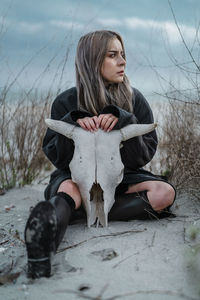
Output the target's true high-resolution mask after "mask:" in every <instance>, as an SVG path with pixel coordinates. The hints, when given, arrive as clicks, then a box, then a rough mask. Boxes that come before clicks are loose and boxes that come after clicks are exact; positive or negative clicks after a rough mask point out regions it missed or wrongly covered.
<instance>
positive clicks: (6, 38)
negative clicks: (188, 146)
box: [0, 0, 200, 98]
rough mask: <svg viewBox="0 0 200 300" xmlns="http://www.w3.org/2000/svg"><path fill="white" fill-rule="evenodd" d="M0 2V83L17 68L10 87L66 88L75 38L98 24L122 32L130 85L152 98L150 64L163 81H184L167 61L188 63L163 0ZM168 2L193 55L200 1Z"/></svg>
mask: <svg viewBox="0 0 200 300" xmlns="http://www.w3.org/2000/svg"><path fill="white" fill-rule="evenodd" d="M0 4H1V5H0V13H1V23H0V62H1V75H0V87H1V88H2V87H3V86H4V85H5V83H6V82H11V81H12V80H13V79H14V78H15V76H16V75H17V74H18V72H20V71H21V70H22V68H23V71H22V72H20V74H19V76H18V80H17V82H16V84H15V86H13V89H17V88H19V87H22V88H24V87H25V88H27V87H31V86H34V87H37V88H41V89H49V88H51V89H53V90H55V89H57V88H58V85H59V84H60V88H61V90H65V89H66V88H68V87H71V86H73V85H74V84H75V73H74V58H75V49H76V45H77V42H78V40H79V38H80V36H81V35H83V34H85V33H87V32H89V31H92V30H99V29H111V30H115V31H118V32H119V33H120V34H121V35H122V37H123V38H124V41H125V48H126V53H127V70H126V73H127V75H128V77H129V79H130V81H131V84H132V86H135V87H136V88H138V89H140V90H141V91H142V92H143V93H144V94H145V95H146V96H149V97H150V98H152V95H153V94H154V92H157V91H159V90H160V88H161V87H160V82H159V81H158V78H157V77H156V75H155V71H154V70H153V69H152V67H151V66H152V65H153V66H156V71H157V72H159V74H161V76H163V77H165V79H166V80H172V81H177V82H184V78H182V77H181V76H182V75H181V74H178V73H176V72H175V70H174V67H172V61H171V60H170V57H171V55H174V56H175V57H176V58H177V59H179V60H180V62H188V56H187V55H186V51H185V49H184V47H183V44H182V42H181V38H180V35H179V33H178V30H177V28H176V25H175V22H174V19H173V16H172V12H171V10H170V6H169V3H168V1H167V0H123V1H122V0H57V1H55V0H42V1H41V0H40V1H39V0H34V1H28V0H12V1H8V0H0ZM171 4H172V6H173V10H174V13H175V15H176V18H177V21H178V24H179V26H180V29H181V31H182V33H183V34H184V38H185V40H186V42H187V43H188V45H189V46H190V47H193V48H192V51H193V53H194V55H196V53H195V51H196V50H195V45H193V42H194V39H195V34H196V28H197V27H198V24H199V22H200V0H181V1H179V0H171ZM66 58H67V59H66ZM64 66H65V69H64V71H63V67H64ZM161 83H162V84H164V82H161ZM153 97H154V96H153Z"/></svg>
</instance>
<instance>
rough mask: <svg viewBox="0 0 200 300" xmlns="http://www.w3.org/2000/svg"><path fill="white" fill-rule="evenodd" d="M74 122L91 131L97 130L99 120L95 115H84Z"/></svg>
mask: <svg viewBox="0 0 200 300" xmlns="http://www.w3.org/2000/svg"><path fill="white" fill-rule="evenodd" d="M76 122H77V123H78V124H79V125H80V126H81V128H83V129H85V130H88V131H91V132H94V131H97V129H98V128H99V125H98V124H99V121H98V117H97V116H94V117H85V118H82V119H78V120H77V121H76Z"/></svg>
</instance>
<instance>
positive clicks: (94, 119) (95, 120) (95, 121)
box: [92, 116, 99, 129]
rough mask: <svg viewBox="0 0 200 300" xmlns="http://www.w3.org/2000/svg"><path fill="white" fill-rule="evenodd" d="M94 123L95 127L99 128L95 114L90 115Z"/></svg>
mask: <svg viewBox="0 0 200 300" xmlns="http://www.w3.org/2000/svg"><path fill="white" fill-rule="evenodd" d="M92 119H93V121H94V123H95V127H96V129H98V128H99V118H98V117H97V116H94V117H92Z"/></svg>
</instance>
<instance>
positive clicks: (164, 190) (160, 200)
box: [151, 181, 175, 210]
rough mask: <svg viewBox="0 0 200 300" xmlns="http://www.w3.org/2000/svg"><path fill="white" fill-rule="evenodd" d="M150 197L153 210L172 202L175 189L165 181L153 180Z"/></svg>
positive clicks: (162, 207)
mask: <svg viewBox="0 0 200 300" xmlns="http://www.w3.org/2000/svg"><path fill="white" fill-rule="evenodd" d="M151 199H152V204H153V208H154V209H155V210H159V209H164V208H166V207H169V206H171V205H172V204H173V202H174V199H175V190H174V188H173V187H172V186H171V185H170V184H168V183H166V182H162V181H158V182H154V184H153V186H152V189H151ZM154 199H155V201H154Z"/></svg>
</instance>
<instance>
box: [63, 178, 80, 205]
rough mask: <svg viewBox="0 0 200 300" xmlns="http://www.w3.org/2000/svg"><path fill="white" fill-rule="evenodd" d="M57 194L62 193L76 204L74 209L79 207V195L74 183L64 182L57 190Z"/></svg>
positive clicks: (69, 180) (68, 180) (70, 181)
mask: <svg viewBox="0 0 200 300" xmlns="http://www.w3.org/2000/svg"><path fill="white" fill-rule="evenodd" d="M58 192H64V193H66V194H68V195H69V196H71V197H72V199H73V200H74V202H75V204H76V209H77V208H79V207H80V206H81V194H80V191H79V188H78V186H77V184H76V183H75V182H73V181H72V180H71V179H67V180H64V181H63V182H62V183H61V184H60V186H59V188H58Z"/></svg>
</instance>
